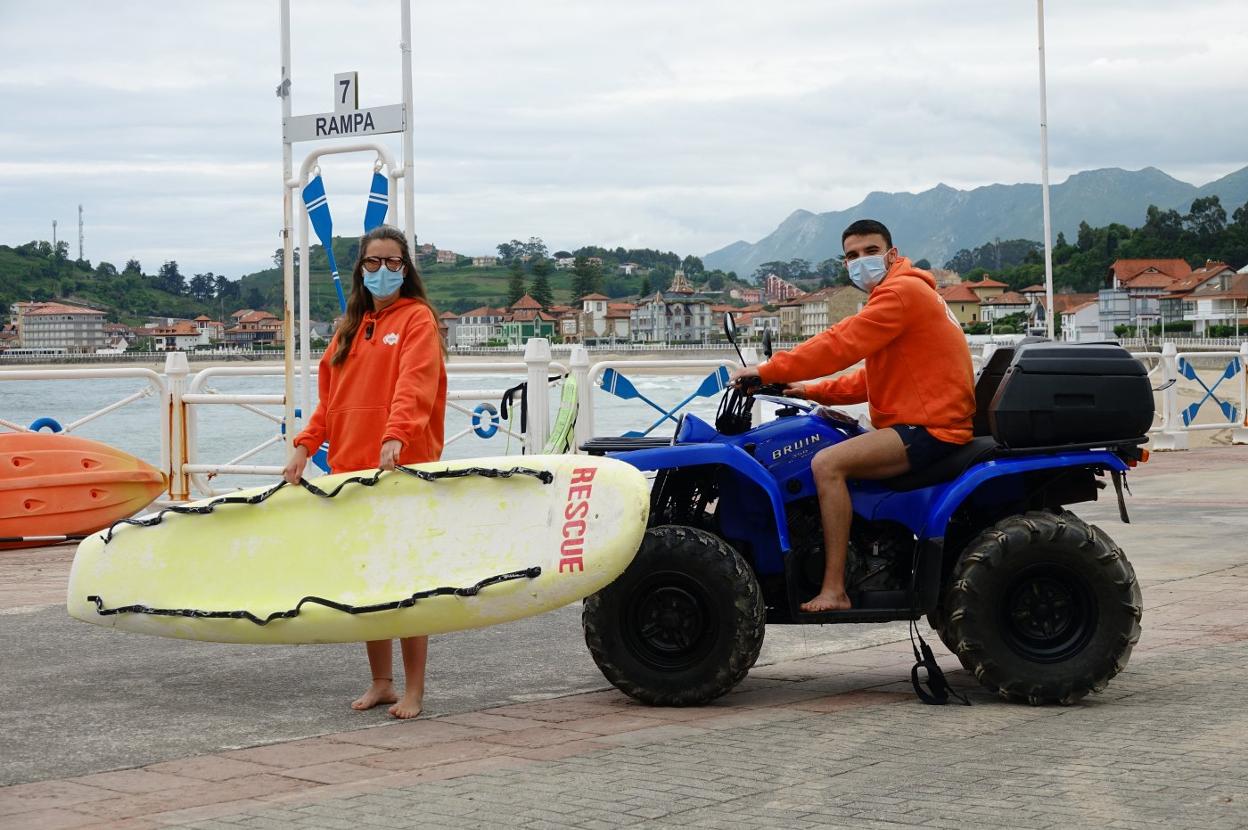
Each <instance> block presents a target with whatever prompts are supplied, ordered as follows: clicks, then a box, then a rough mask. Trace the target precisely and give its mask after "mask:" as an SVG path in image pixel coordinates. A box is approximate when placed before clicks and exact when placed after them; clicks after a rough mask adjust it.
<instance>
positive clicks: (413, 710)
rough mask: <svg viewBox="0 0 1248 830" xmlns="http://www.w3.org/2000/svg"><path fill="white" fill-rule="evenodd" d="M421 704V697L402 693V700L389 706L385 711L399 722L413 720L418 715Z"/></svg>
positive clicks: (410, 693)
mask: <svg viewBox="0 0 1248 830" xmlns="http://www.w3.org/2000/svg"><path fill="white" fill-rule="evenodd" d="M423 702H424V701H423V700H422V699H421V695H418V694H413V693H412V692H404V693H403V698H402V700H400V701H399V702H398V703H396V704H394V705H393V706H391V707H390V708H389V709H388V710H386V711H388V712H389V713H390V714H391V715H393V716H394V717H396V718H399V719H400V720H407V719H408V718H414V717H416V716H417V715H419V714H420V710H421V706H422V704H423Z"/></svg>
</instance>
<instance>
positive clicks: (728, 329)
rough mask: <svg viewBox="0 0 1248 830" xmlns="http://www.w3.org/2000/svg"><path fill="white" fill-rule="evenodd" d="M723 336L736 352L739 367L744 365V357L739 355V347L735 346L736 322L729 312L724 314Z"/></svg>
mask: <svg viewBox="0 0 1248 830" xmlns="http://www.w3.org/2000/svg"><path fill="white" fill-rule="evenodd" d="M724 336H725V337H727V338H728V342H729V343H731V344H732V347H733V348H734V349H736V350H737V358H738V359H739V360H740V361H741V365H742V366H744V365H745V355H743V354H741V347H740V346H738V345H737V321H736V319H735V318H734V317H733V316H732V312H731V311H725V312H724Z"/></svg>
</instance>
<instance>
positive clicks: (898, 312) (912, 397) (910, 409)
mask: <svg viewBox="0 0 1248 830" xmlns="http://www.w3.org/2000/svg"><path fill="white" fill-rule="evenodd" d="M860 360H866V362H867V365H866V368H863V369H859V370H858V371H856V372H853V373H852V374H849V375H846V376H844V377H839V378H832V379H830V380H825V381H822V382H820V383H812V384H808V385H807V387H806V392H807V397H809V398H810V399H811V400H813V401H818V402H819V403H825V404H846V403H862V402H863V401H866V402H867V403H868V404H869V405H870V409H871V423H872V424H874V425H875V427H876V428H877V429H884V428H886V427H890V426H893V425H894V424H913V425H915V426H921V427H924V428H926V429H927V431H928V432H929V433H931V435H932V437H934V438H937V439H939V440H941V441H946V442H948V443H950V444H965V443H966V442H968V441H970V440H971V419H972V417H973V416H974V415H975V378H974V369H973V368H972V366H971V350H970V347H969V346H968V345H967V343H966V336H965V335H964V334H963V333H962V327H961V326H960V325H958V323H957V321H956V320H955V319H954V317H953V315H952V314H951V313H950V312H949V309H948V307H947V306H946V305H945V301H944V300H942V299H941V298H940V295H939V294H937V293H936V280H934V279H933V278H932V275H931V274H929V273H927V272H926V271H920V270H919V269H917V268H915V267H914V266H912V265H911V264H910V260H908V259H906V258H905V257H902V258H901V259H899V260H898V261H897V262H895V263H893V267H892V268H890V269H889V271H888V274H887V275H885V277H884V279H883V280H881V281H880V283H879V284H878V285H876V286H875V288H874V289H872V291H871V294H870V296H869V298H868V299H867V304H866V305H865V306H864V307H863V309H862V310H861V311H859V312H858V313H857V314H855V315H853V316H851V317H846V318H845V319H844V320H842V321H840V322H839V323H837V324H836V325H834V326H832V327H831V328H829V329H827V330H826V331H823V332H821V333H820V334H817V335H815V336H814V337H812V338H811V339H809V340H807V341H806V342H805V343H802V344H801V345H800V346H798V347H797V348H795V349H793V350H792V351H789V352H780V353H779V354H776V355H774V356H773V357H772V358H771V360H769V361H767V362H766V363H764V364H763V365H761V366H759V367H758V372H759V376H760V377H761V378H762V380H763V382H764V383H793V382H795V381H801V380H805V379H807V378H815V377H821V376H823V375H830V374H833V373H835V372H839V371H841V370H842V369H847V368H849V367H850V366H853V365H854V364H855V363H857V362H858V361H860Z"/></svg>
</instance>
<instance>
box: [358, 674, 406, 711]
mask: <svg viewBox="0 0 1248 830" xmlns="http://www.w3.org/2000/svg"><path fill="white" fill-rule="evenodd" d="M398 699H399V696H398V695H396V694H395V693H394V681H393V680H374V681H373V685H371V686H369V687H368V691H367V692H365V693H364V694H362V695H360V696H359V697H357V698H356V699H355V700H354V701H352V703H351V708H352V709H355V710H356V711H357V712H363V711H364V710H365V709H372V708H373V707H374V706H380V705H381V704H383V703H394V702H395V701H396V700H398Z"/></svg>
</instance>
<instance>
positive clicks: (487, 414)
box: [472, 401, 499, 438]
mask: <svg viewBox="0 0 1248 830" xmlns="http://www.w3.org/2000/svg"><path fill="white" fill-rule="evenodd" d="M498 423H499V421H498V410H497V409H495V408H494V404H492V403H489V402H488V401H482V402H481V403H479V404H477V408H476V409H474V410H472V431H473V432H475V433H476V434H477V437H478V438H493V437H494V433H496V432H498Z"/></svg>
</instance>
